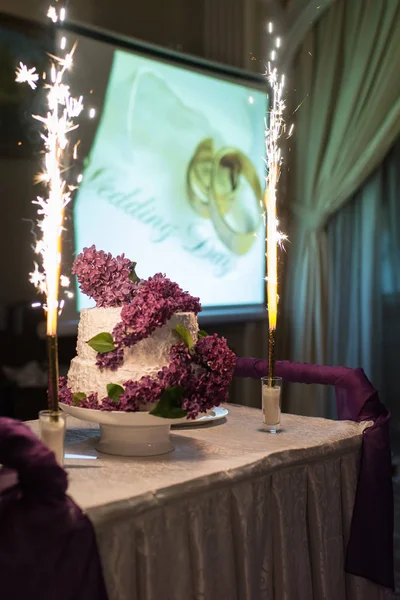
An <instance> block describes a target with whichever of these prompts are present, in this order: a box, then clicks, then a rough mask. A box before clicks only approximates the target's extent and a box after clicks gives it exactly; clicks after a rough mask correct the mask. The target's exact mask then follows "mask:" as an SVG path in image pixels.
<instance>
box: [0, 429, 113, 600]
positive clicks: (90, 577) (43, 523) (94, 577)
mask: <svg viewBox="0 0 400 600" xmlns="http://www.w3.org/2000/svg"><path fill="white" fill-rule="evenodd" d="M0 463H1V464H3V465H4V466H5V467H6V468H5V469H2V470H0V581H1V583H0V596H1V598H4V599H7V600H26V599H27V598H29V599H30V600H55V599H56V598H57V600H107V595H106V591H105V586H104V581H103V575H102V571H101V566H100V559H99V555H98V552H97V545H96V539H95V535H94V531H93V528H92V525H91V523H90V521H89V520H88V519H87V517H86V516H85V515H84V514H83V513H82V511H81V510H80V509H79V508H78V507H77V506H76V504H75V503H74V502H73V501H72V500H71V499H70V498H68V496H66V490H67V474H66V472H65V471H64V469H62V468H61V467H60V466H59V465H58V464H57V462H56V459H55V456H54V454H53V453H52V452H50V450H48V449H47V448H46V447H45V446H44V445H43V444H42V443H41V442H40V441H39V440H38V439H37V437H36V436H35V435H34V434H33V433H32V432H31V431H30V429H28V427H26V426H25V425H23V424H22V423H20V422H19V421H14V420H12V419H6V418H0Z"/></svg>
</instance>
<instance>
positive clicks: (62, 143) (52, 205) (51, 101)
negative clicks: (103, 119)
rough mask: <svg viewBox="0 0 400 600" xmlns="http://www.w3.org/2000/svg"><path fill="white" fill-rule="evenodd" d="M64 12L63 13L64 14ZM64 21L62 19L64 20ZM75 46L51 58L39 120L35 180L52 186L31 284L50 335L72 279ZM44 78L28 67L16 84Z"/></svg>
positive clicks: (79, 103)
mask: <svg viewBox="0 0 400 600" xmlns="http://www.w3.org/2000/svg"><path fill="white" fill-rule="evenodd" d="M60 10H61V9H60ZM58 14H59V13H57V11H56V9H55V7H50V9H49V13H48V16H49V17H50V18H51V20H52V21H53V22H56V21H54V18H55V16H57V15H58ZM58 18H59V16H58V17H57V20H58ZM74 52H75V46H74V47H73V48H72V50H71V51H70V52H66V53H65V55H64V56H62V57H55V56H51V55H50V59H51V65H50V72H51V78H50V80H51V83H50V84H48V85H45V88H46V89H47V103H48V111H47V113H46V114H45V115H33V117H34V118H35V119H36V120H38V121H39V122H40V123H41V124H42V126H43V132H42V134H41V137H42V139H43V142H44V147H45V155H44V167H43V169H42V171H41V172H40V173H38V175H37V176H36V178H35V181H36V182H38V183H42V184H45V185H46V187H47V195H46V197H41V196H38V197H37V198H36V200H34V204H37V205H38V210H37V214H38V223H37V225H38V229H39V231H40V233H41V236H40V237H39V239H38V241H37V244H36V247H35V252H36V254H38V255H40V257H41V261H40V263H41V266H39V265H38V264H35V270H34V272H33V273H32V274H31V276H30V281H31V282H32V283H33V284H34V285H35V287H37V288H38V289H39V291H40V292H42V293H44V294H45V295H46V309H47V334H48V335H55V334H56V332H57V315H58V310H59V300H58V296H59V287H60V284H61V285H63V286H65V285H66V282H67V281H68V278H66V277H65V276H62V275H61V274H60V267H61V236H62V231H63V221H64V210H65V207H66V206H67V204H68V203H69V202H70V200H71V191H72V189H71V188H70V187H69V186H68V185H67V184H66V182H65V180H64V179H63V172H64V167H63V164H64V157H65V153H66V151H67V150H68V149H69V139H68V135H69V134H70V133H71V132H72V131H74V130H75V129H76V128H77V127H78V125H77V124H75V122H74V119H75V118H76V117H78V116H79V115H80V113H81V112H82V110H83V99H82V97H80V98H73V97H72V96H71V94H70V89H69V86H68V85H66V84H65V83H63V79H64V75H65V73H66V71H67V70H68V69H70V68H71V66H72V63H73V55H74ZM38 79H39V75H38V74H37V73H36V69H35V67H33V68H31V69H28V67H26V66H25V65H23V64H22V63H21V64H20V67H19V68H18V69H17V72H16V81H17V82H19V83H23V82H26V83H28V84H29V85H30V86H31V87H32V88H33V89H34V88H36V83H35V82H36V81H37V80H38Z"/></svg>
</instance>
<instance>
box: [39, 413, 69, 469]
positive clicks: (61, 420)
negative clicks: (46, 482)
mask: <svg viewBox="0 0 400 600" xmlns="http://www.w3.org/2000/svg"><path fill="white" fill-rule="evenodd" d="M39 422H40V439H41V440H42V442H43V443H44V444H45V445H46V446H47V447H48V448H49V450H52V452H54V454H55V456H56V460H57V462H58V464H59V465H61V466H63V464H64V440H65V415H64V414H62V413H59V414H58V415H57V417H56V418H52V416H51V413H50V411H42V412H41V413H40V414H39Z"/></svg>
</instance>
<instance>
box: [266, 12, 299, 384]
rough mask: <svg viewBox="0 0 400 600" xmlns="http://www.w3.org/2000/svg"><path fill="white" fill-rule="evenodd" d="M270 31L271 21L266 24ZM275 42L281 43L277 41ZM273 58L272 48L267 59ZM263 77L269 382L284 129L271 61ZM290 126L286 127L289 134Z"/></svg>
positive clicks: (279, 79) (275, 311) (275, 308)
mask: <svg viewBox="0 0 400 600" xmlns="http://www.w3.org/2000/svg"><path fill="white" fill-rule="evenodd" d="M268 30H269V32H270V33H272V30H273V27H272V23H270V24H269V28H268ZM278 39H279V44H278V43H277V44H276V45H277V47H279V46H280V45H281V40H280V38H278ZM275 58H276V51H275V50H273V54H272V55H271V60H274V59H275ZM266 75H267V78H268V82H269V84H270V88H271V90H272V99H271V109H270V111H269V124H267V123H266V127H265V146H266V161H267V167H268V175H267V179H266V190H265V195H264V207H265V218H266V221H267V240H266V242H267V253H266V257H267V277H266V281H267V303H268V380H269V382H270V385H272V379H273V377H274V370H275V338H276V324H277V317H278V246H279V247H282V244H283V242H284V241H285V240H286V239H287V236H286V235H284V234H283V233H281V232H280V231H278V224H279V223H278V220H277V210H276V199H277V185H278V181H279V176H280V172H281V165H282V153H281V147H280V140H281V137H282V135H283V133H284V132H285V130H286V125H285V121H284V118H283V114H284V110H285V102H284V100H283V87H284V75H282V76H281V77H279V76H278V70H277V68H276V67H273V66H272V64H271V62H269V63H268V66H267V73H266ZM292 131H293V127H291V128H290V132H289V135H291V133H292Z"/></svg>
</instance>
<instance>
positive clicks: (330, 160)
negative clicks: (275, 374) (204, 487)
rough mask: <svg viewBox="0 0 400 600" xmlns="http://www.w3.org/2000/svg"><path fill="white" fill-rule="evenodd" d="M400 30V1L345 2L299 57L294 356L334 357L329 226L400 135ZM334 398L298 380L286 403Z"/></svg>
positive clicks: (288, 297)
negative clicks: (329, 350) (299, 384)
mask: <svg viewBox="0 0 400 600" xmlns="http://www.w3.org/2000/svg"><path fill="white" fill-rule="evenodd" d="M399 36H400V2H398V1H395V2H393V1H392V0H379V2H377V1H376V0H363V1H362V2H360V0H336V2H334V3H333V4H332V5H331V7H330V9H329V10H327V11H326V12H325V13H324V14H323V16H322V18H321V19H320V20H319V21H318V22H317V24H316V25H315V27H314V28H313V29H312V30H311V31H310V32H309V34H308V35H307V38H306V39H305V41H304V43H303V45H302V47H301V49H300V51H299V53H298V55H297V59H296V63H295V64H294V73H295V80H296V81H295V85H294V86H293V87H295V88H296V90H297V92H296V93H297V100H298V104H301V106H300V108H299V109H298V110H297V112H296V130H295V131H296V135H295V142H294V143H295V148H294V161H293V162H294V164H295V174H294V181H293V187H292V190H291V203H290V208H291V212H292V215H293V221H292V226H291V231H290V237H291V242H292V243H291V246H290V248H292V251H290V248H289V260H288V265H287V269H286V285H285V299H284V304H283V310H282V321H283V327H284V329H283V331H284V333H285V335H289V336H290V351H289V352H288V353H287V357H288V358H291V359H292V360H297V361H305V362H311V363H320V364H324V363H326V362H327V334H328V310H329V308H330V307H331V305H330V298H329V296H328V273H329V245H328V238H327V233H326V224H327V222H328V220H329V218H330V217H331V216H332V215H333V214H334V213H336V211H338V210H339V209H340V208H341V207H342V206H343V205H344V204H345V202H346V201H347V200H348V199H349V198H350V197H351V195H352V194H354V192H355V191H356V190H357V189H358V188H359V187H360V186H361V185H362V184H363V183H364V182H365V181H366V179H367V178H368V176H370V175H371V173H372V172H373V171H374V170H375V169H376V168H377V167H378V165H379V164H380V163H381V162H382V160H383V158H384V157H385V155H386V154H387V152H388V150H389V148H390V147H391V145H392V144H393V143H394V141H395V139H396V138H397V136H398V135H399V133H400V79H399V77H398V65H399V64H400V44H399V42H398V39H399ZM287 43H288V44H290V40H288V42H287ZM361 366H362V365H361ZM327 398H328V392H327V391H326V390H325V388H319V389H318V388H314V389H309V388H307V389H303V388H301V387H298V388H297V389H294V388H293V387H292V388H291V389H289V390H287V395H286V404H287V406H286V408H287V409H289V411H290V412H295V413H298V412H300V413H302V414H308V415H327V414H329V409H328V407H327Z"/></svg>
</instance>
